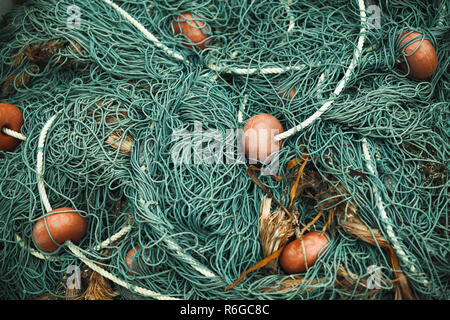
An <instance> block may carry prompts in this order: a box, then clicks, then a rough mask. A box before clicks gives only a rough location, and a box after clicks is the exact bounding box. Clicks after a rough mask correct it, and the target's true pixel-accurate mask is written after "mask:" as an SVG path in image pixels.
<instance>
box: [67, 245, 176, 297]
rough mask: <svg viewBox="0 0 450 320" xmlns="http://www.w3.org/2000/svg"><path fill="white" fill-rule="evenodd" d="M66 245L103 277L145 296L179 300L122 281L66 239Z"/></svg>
mask: <svg viewBox="0 0 450 320" xmlns="http://www.w3.org/2000/svg"><path fill="white" fill-rule="evenodd" d="M66 244H67V247H68V248H69V250H70V251H72V253H73V254H74V255H75V256H77V257H78V258H79V259H80V260H81V261H83V263H84V264H85V265H87V266H88V267H89V268H91V269H92V270H94V271H95V272H97V273H98V274H101V275H102V276H103V277H105V278H107V279H109V280H111V281H112V282H114V283H116V284H118V285H120V286H122V287H125V288H126V289H128V290H130V291H133V292H135V293H137V294H140V295H142V296H146V297H152V298H155V299H157V300H181V299H179V298H174V297H171V296H166V295H163V294H161V293H158V292H155V291H152V290H148V289H146V288H142V287H139V286H132V285H130V284H128V283H127V282H125V281H123V280H122V279H119V278H118V277H116V276H115V275H113V274H111V273H109V272H108V271H106V270H105V269H103V268H100V267H99V266H97V265H96V264H95V263H94V262H92V261H90V260H89V259H88V258H87V257H86V256H85V255H84V254H83V252H81V250H80V249H79V248H78V247H77V246H76V245H74V244H73V243H72V242H71V241H67V242H66Z"/></svg>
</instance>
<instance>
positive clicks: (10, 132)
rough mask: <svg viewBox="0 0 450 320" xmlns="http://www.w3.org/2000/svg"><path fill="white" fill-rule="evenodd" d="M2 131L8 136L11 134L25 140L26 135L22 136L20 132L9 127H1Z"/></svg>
mask: <svg viewBox="0 0 450 320" xmlns="http://www.w3.org/2000/svg"><path fill="white" fill-rule="evenodd" d="M2 132H3V133H4V134H7V135H8V136H11V137H13V138H16V139H19V140H22V141H26V140H27V137H26V136H24V135H23V134H21V133H20V132H17V131H14V130H11V129H9V128H3V129H2Z"/></svg>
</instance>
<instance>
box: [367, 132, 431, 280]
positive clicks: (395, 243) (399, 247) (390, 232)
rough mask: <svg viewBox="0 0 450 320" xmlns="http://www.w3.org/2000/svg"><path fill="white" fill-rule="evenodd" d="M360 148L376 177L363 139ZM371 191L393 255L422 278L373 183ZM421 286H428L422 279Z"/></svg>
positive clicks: (368, 166) (370, 170) (368, 167)
mask: <svg viewBox="0 0 450 320" xmlns="http://www.w3.org/2000/svg"><path fill="white" fill-rule="evenodd" d="M362 148H363V154H364V159H365V161H366V166H367V169H369V172H370V173H371V174H372V175H373V176H376V173H375V168H374V166H373V165H372V161H373V159H372V156H371V155H370V152H369V148H368V144H367V139H366V138H365V137H364V138H362ZM372 190H373V193H374V195H375V201H376V205H377V209H378V212H379V213H380V217H381V219H382V221H383V224H384V225H385V227H386V234H387V238H388V240H389V242H390V243H391V244H392V247H393V248H394V250H395V253H396V254H397V256H398V257H399V258H400V260H401V261H402V262H403V264H404V265H405V266H408V267H409V270H410V271H411V273H413V274H415V275H422V276H423V275H424V274H422V273H421V274H418V273H417V272H418V270H417V268H416V267H415V265H414V263H413V262H411V261H410V259H409V257H408V256H407V254H406V252H405V250H404V249H403V248H404V245H403V244H402V243H401V241H400V240H399V239H398V238H397V236H396V235H395V232H394V229H393V228H392V221H391V219H389V217H388V216H387V213H386V209H385V207H384V203H383V200H382V199H381V195H380V193H379V191H378V188H377V186H376V184H375V183H373V184H372ZM423 284H424V285H425V286H427V285H428V280H426V279H424V280H423Z"/></svg>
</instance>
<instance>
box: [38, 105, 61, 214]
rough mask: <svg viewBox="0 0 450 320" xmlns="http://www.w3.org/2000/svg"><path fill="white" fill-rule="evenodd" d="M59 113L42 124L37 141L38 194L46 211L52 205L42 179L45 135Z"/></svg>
mask: <svg viewBox="0 0 450 320" xmlns="http://www.w3.org/2000/svg"><path fill="white" fill-rule="evenodd" d="M59 113H61V111H59V112H58V113H57V114H55V115H54V116H53V117H51V118H50V119H49V120H48V121H47V123H46V124H45V125H44V127H43V128H42V131H41V134H40V135H39V142H38V153H37V165H36V171H37V180H38V190H39V195H40V197H41V200H42V203H43V205H44V208H45V210H46V211H47V212H50V211H52V206H51V205H50V201H49V200H48V197H47V193H46V192H45V184H44V179H43V175H44V146H45V137H46V136H47V133H48V130H50V127H51V126H52V124H53V122H54V121H55V119H56V117H57V116H58V115H59Z"/></svg>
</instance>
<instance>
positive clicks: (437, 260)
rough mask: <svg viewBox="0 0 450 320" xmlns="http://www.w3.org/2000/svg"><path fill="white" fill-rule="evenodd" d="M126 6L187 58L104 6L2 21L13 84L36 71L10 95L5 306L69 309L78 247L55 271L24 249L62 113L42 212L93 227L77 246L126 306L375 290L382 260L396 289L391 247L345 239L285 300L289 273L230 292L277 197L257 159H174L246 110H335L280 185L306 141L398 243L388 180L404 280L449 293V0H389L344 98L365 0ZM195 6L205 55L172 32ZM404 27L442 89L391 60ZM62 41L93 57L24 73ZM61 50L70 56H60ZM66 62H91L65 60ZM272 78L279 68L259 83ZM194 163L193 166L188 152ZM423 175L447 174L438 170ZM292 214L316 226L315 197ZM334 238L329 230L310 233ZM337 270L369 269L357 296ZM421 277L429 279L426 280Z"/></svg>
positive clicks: (51, 4) (250, 279)
mask: <svg viewBox="0 0 450 320" xmlns="http://www.w3.org/2000/svg"><path fill="white" fill-rule="evenodd" d="M115 3H116V4H117V5H118V6H119V7H120V8H122V9H123V10H125V11H126V12H127V13H128V14H129V15H130V16H132V17H133V18H134V19H136V20H137V21H139V22H140V23H141V24H142V25H143V26H145V28H147V29H148V30H149V31H150V32H151V33H152V34H153V35H155V37H156V38H157V39H158V40H159V41H161V43H162V44H164V45H165V46H166V47H167V48H169V49H170V50H173V51H174V52H177V53H179V54H180V55H181V56H182V57H183V58H184V59H185V61H184V62H183V61H180V60H177V59H174V58H173V57H170V56H169V55H168V54H167V53H166V52H165V51H164V50H162V49H161V48H158V47H157V46H155V45H153V44H152V43H151V42H150V41H149V40H148V39H147V38H146V37H145V36H144V35H143V34H142V33H141V32H139V31H138V30H136V28H135V27H134V26H133V25H131V24H130V23H129V22H128V21H127V20H125V19H124V18H123V17H122V16H121V15H119V14H118V13H117V12H116V11H114V10H112V9H111V7H110V6H108V5H107V4H106V3H105V2H104V1H100V0H99V1H89V2H86V1H79V0H73V1H56V0H51V1H41V0H36V1H29V2H26V3H25V4H24V5H22V6H20V7H17V8H16V9H14V11H13V12H11V13H10V14H9V15H8V16H7V17H6V20H5V24H4V26H3V27H2V29H1V32H0V43H1V47H0V48H1V49H0V51H1V54H0V59H1V61H0V83H4V82H5V81H6V80H7V78H8V77H9V76H10V75H11V74H15V73H17V72H21V71H24V70H25V71H26V72H28V73H30V74H31V75H32V76H33V79H32V81H31V83H28V84H25V85H23V86H16V88H15V89H14V91H13V92H12V93H10V94H8V95H4V96H3V97H2V98H1V99H2V100H1V101H2V102H8V103H11V104H14V105H16V106H18V107H19V108H20V109H21V110H22V112H23V116H24V119H25V123H24V125H23V127H22V129H21V132H22V133H23V134H24V135H26V136H27V140H26V141H24V142H22V143H21V145H20V146H19V147H18V148H17V149H16V150H15V151H14V152H8V153H5V152H0V238H1V239H2V242H1V243H0V261H1V263H0V297H2V298H5V299H16V298H20V299H23V298H33V297H35V296H37V295H40V294H44V293H51V294H53V295H55V296H58V297H64V295H63V294H61V289H63V287H62V286H61V282H62V279H63V278H64V276H65V275H67V270H68V268H69V266H71V265H78V266H81V265H82V261H80V259H79V258H78V257H77V256H75V255H74V254H73V252H72V251H70V250H67V248H66V247H65V246H62V247H61V248H60V249H59V250H58V251H57V252H56V253H53V254H51V255H50V256H51V257H54V258H55V259H48V260H43V259H39V258H37V257H35V256H34V255H33V254H31V253H30V250H29V248H36V247H35V245H34V243H33V241H32V238H31V233H32V227H33V225H34V223H35V222H36V221H37V220H38V219H40V218H41V217H42V215H43V214H44V213H45V209H44V207H43V204H42V202H41V199H40V197H39V192H38V186H37V180H36V160H37V159H36V153H37V146H38V138H39V134H40V132H41V130H42V127H43V126H44V124H45V123H46V122H47V121H48V119H49V118H50V117H52V116H53V115H54V114H55V113H56V112H58V111H60V110H62V113H61V114H60V115H59V116H58V118H57V119H56V120H55V122H54V124H53V125H52V127H51V128H50V131H49V134H48V137H47V141H46V144H45V148H44V155H45V156H44V158H45V167H46V170H45V173H44V177H43V178H44V181H45V187H46V190H47V194H48V197H49V201H50V202H51V203H52V205H54V206H55V207H58V206H69V205H70V206H72V207H74V208H76V209H77V211H79V212H80V213H81V214H82V215H83V216H84V217H85V218H86V219H87V220H88V221H89V223H88V230H87V235H86V237H84V238H83V240H82V241H81V242H80V243H79V244H78V247H79V248H80V250H81V251H82V253H83V254H84V255H85V256H86V258H87V259H88V260H89V261H92V262H95V264H97V265H98V266H100V267H102V268H103V269H105V270H107V271H108V272H110V273H111V274H113V275H115V276H116V277H118V278H120V279H122V280H124V281H125V282H127V283H128V284H130V287H129V288H123V287H122V286H117V289H118V290H120V291H121V293H122V294H121V296H120V297H121V298H123V299H125V298H132V299H137V298H139V296H138V295H137V294H136V292H135V291H133V288H134V287H133V286H135V287H141V288H146V289H148V290H151V291H154V292H157V293H160V294H162V295H165V296H169V297H173V298H181V299H357V298H363V297H366V296H367V294H368V293H369V291H370V290H369V289H368V288H364V289H363V290H361V289H358V290H356V289H357V288H356V286H357V283H358V282H359V281H361V280H363V279H367V277H368V276H370V274H369V273H368V270H369V267H370V266H374V265H375V266H378V267H380V268H381V272H382V274H383V279H393V278H394V276H395V272H396V271H398V270H393V269H392V267H391V266H390V264H389V261H388V259H387V258H386V257H385V256H384V255H383V252H382V250H381V249H380V248H378V247H376V246H372V245H369V244H367V243H364V242H362V241H361V240H358V239H356V238H355V237H352V236H351V235H349V234H347V233H345V232H344V231H343V230H342V229H340V228H336V232H335V233H334V235H333V237H332V238H331V241H330V245H329V249H328V250H327V251H326V252H325V253H324V254H323V256H321V258H320V260H319V261H318V262H317V263H316V264H315V265H314V267H313V268H309V269H308V271H306V272H305V274H303V276H304V279H305V280H304V281H303V282H301V283H299V284H298V285H297V286H295V287H293V288H291V289H290V290H288V291H286V290H270V291H267V290H264V289H266V288H267V287H269V286H271V287H273V286H274V287H277V286H278V285H281V284H282V283H283V281H284V280H286V279H287V278H288V276H287V275H285V274H284V272H283V271H282V270H281V269H279V270H278V273H276V274H266V273H265V271H264V270H258V271H255V272H252V273H250V274H248V275H247V276H246V278H245V279H244V280H243V281H242V282H240V283H239V284H238V285H237V286H235V287H234V288H233V289H231V290H229V291H226V290H225V287H226V286H228V285H229V284H231V283H233V282H234V281H235V280H236V279H237V278H238V277H239V276H240V275H241V274H242V273H243V272H244V271H245V270H247V269H248V268H250V267H251V266H253V265H254V264H255V263H256V262H258V261H259V260H261V259H262V258H263V256H262V250H261V245H260V243H259V240H258V235H259V229H258V221H259V210H260V204H261V200H262V198H263V196H264V195H265V193H264V191H263V190H261V189H260V188H258V187H257V186H256V185H255V184H254V183H253V181H252V180H251V179H250V178H249V177H248V175H247V174H246V169H247V167H248V166H247V164H246V163H240V162H238V161H235V162H232V163H215V162H212V163H211V162H207V161H201V163H200V164H198V163H194V158H192V162H191V163H190V164H175V163H173V161H172V155H173V150H174V148H176V146H177V142H179V141H174V140H173V133H174V132H177V130H181V129H185V130H187V132H193V131H194V129H195V125H196V122H200V123H201V126H202V130H203V133H204V134H206V132H208V130H209V129H210V130H217V131H218V132H219V133H220V134H221V135H222V136H224V135H226V133H227V130H230V129H232V130H237V129H242V127H243V125H244V122H245V121H246V120H247V119H248V118H250V117H251V116H252V115H255V114H258V113H269V114H272V115H274V116H275V117H277V118H278V119H280V121H281V123H282V124H283V127H284V128H285V129H289V128H291V127H293V126H295V125H297V124H298V123H300V122H301V121H303V120H305V119H307V118H308V117H309V116H311V114H313V113H314V112H315V111H316V110H317V109H319V108H320V106H321V105H323V103H325V102H326V101H328V100H329V99H333V101H334V102H333V105H332V107H331V108H330V109H329V110H327V112H326V113H324V114H323V115H322V116H321V117H320V119H319V120H318V121H316V122H314V123H313V124H312V125H311V126H309V127H307V128H305V129H304V130H302V131H300V132H297V133H296V134H295V135H293V136H291V137H290V138H288V139H286V140H285V141H284V142H283V147H282V149H281V151H280V153H279V174H280V175H282V174H283V173H284V170H285V168H286V166H287V163H288V162H289V161H290V160H291V159H293V158H295V157H299V156H300V155H301V153H302V150H303V149H302V147H306V149H307V150H308V153H309V154H310V156H311V158H312V159H313V161H312V163H314V164H311V165H314V166H315V168H317V170H319V172H320V173H321V175H322V176H323V177H325V176H327V175H330V176H332V177H334V178H335V179H336V180H337V181H339V183H340V184H341V185H342V187H344V188H345V190H346V191H347V192H348V199H347V200H351V201H353V202H355V203H356V204H357V208H358V211H357V213H358V216H359V217H360V218H361V220H363V221H364V223H365V224H367V225H368V226H370V227H371V228H375V229H379V230H380V231H381V232H382V233H383V235H384V236H385V237H387V236H388V235H387V232H386V225H385V223H384V222H383V221H382V219H380V216H379V212H378V211H377V209H376V208H377V207H376V195H374V194H373V193H372V187H373V185H375V186H376V187H377V190H378V191H379V193H380V195H381V198H382V200H383V202H384V204H385V209H386V215H387V217H388V218H389V220H390V221H391V222H392V224H393V226H392V227H393V230H394V232H395V234H396V237H397V238H398V239H400V240H401V242H402V243H403V245H404V246H405V247H406V248H407V249H408V252H407V253H406V254H407V256H408V257H409V258H410V259H409V261H410V262H411V264H410V265H407V264H403V265H402V271H403V272H405V274H407V275H408V279H409V281H410V284H411V286H412V289H413V291H414V293H415V295H416V296H417V297H419V298H424V299H429V298H434V299H436V298H437V299H448V296H449V294H448V286H449V274H450V269H449V266H448V256H449V249H448V248H449V246H448V244H449V234H448V231H449V230H448V213H447V210H446V208H447V207H448V205H449V200H448V169H447V167H446V166H445V164H446V163H447V162H448V159H449V149H448V143H447V142H448V138H449V131H448V127H449V126H448V125H449V123H448V119H449V117H448V114H449V92H448V88H449V77H448V73H447V70H448V66H449V62H450V60H449V59H450V58H449V42H448V40H447V39H448V35H449V26H448V20H449V19H448V18H449V11H448V10H449V9H448V7H445V6H442V3H443V2H441V1H431V2H429V3H426V2H417V1H379V2H378V3H377V5H378V6H379V8H380V10H381V13H382V15H381V29H368V30H367V31H366V43H367V44H366V45H365V46H364V48H363V51H362V53H361V57H360V60H359V62H358V65H357V67H356V69H355V70H354V72H353V76H352V77H351V78H350V80H349V82H348V83H347V85H346V87H345V89H344V91H343V92H342V93H341V94H340V95H339V96H337V97H334V96H333V91H334V90H335V87H336V84H337V83H338V82H339V81H340V80H341V78H342V76H343V75H344V73H345V72H346V70H347V68H348V65H349V64H350V62H351V61H352V59H353V52H354V49H355V47H356V41H357V39H358V37H359V33H360V14H359V8H358V3H357V1H344V0H342V1H325V0H323V1H318V0H317V1H307V2H306V1H305V2H299V3H292V4H287V3H288V2H287V1H275V0H273V1H238V0H228V1H174V0H173V1H154V0H153V1H146V2H142V1H131V0H130V1H115ZM70 5H76V6H78V7H79V8H80V12H81V27H80V29H68V28H67V26H66V24H67V17H68V12H67V8H68V6H70ZM185 11H189V12H193V13H195V14H196V15H197V16H199V17H202V19H203V21H204V22H205V23H207V24H208V25H209V26H210V27H211V28H212V30H213V32H212V35H211V46H210V47H209V48H208V49H206V50H204V51H198V50H191V49H189V48H186V47H185V46H183V43H185V42H186V41H187V40H186V39H185V38H183V37H182V36H180V35H174V34H173V32H172V30H171V22H172V21H173V19H175V18H176V17H178V16H179V15H180V14H181V13H182V12H185ZM292 25H294V27H293V28H291V26H292ZM406 29H413V30H416V31H419V32H423V33H424V34H425V35H426V37H427V39H429V40H430V41H431V42H432V43H433V45H434V46H435V48H436V51H437V54H438V57H439V62H438V69H437V71H436V73H435V74H434V75H433V77H432V78H431V79H430V80H429V81H421V82H419V81H415V80H411V79H409V78H408V77H406V76H405V75H403V74H402V72H401V71H400V70H399V69H398V67H397V63H398V61H399V60H400V59H401V58H402V57H401V54H400V53H399V52H398V50H397V48H398V36H399V34H401V32H402V31H403V30H406ZM53 39H58V40H60V41H76V42H77V43H78V44H79V45H80V46H81V48H83V50H82V51H81V52H79V51H77V50H73V49H71V48H66V49H64V50H62V51H60V52H59V53H58V55H57V56H56V55H55V56H53V57H52V59H50V60H49V62H48V64H45V65H44V66H43V67H42V66H40V67H39V68H37V69H35V68H33V67H35V64H34V63H33V62H32V61H30V59H27V58H25V59H23V61H22V62H21V63H19V64H18V65H14V64H13V62H14V60H15V58H16V57H17V55H18V54H19V53H20V52H22V51H23V50H24V49H25V48H26V46H27V45H31V44H35V43H38V42H40V41H49V40H53ZM59 57H63V59H64V61H65V62H63V63H57V61H58V59H59ZM69 61H76V62H77V63H78V67H77V68H75V69H67V68H64V65H65V64H67V63H68V62H69ZM211 66H216V67H217V68H219V67H220V72H217V71H215V69H214V68H212V67H211ZM298 66H301V68H297V69H295V70H294V69H293V70H291V71H287V69H288V68H289V67H298ZM264 68H281V69H283V70H284V71H283V72H280V73H276V74H272V73H267V74H266V73H260V72H248V70H250V69H255V70H261V69H264ZM236 70H238V71H239V70H240V71H239V72H241V71H242V70H247V73H245V72H244V71H242V72H241V73H239V72H236ZM291 89H294V90H295V94H294V97H293V99H286V98H285V97H284V96H283V93H285V92H289V91H290V90H291ZM280 94H281V95H280ZM239 113H240V114H241V117H242V119H241V120H240V119H239ZM109 118H114V119H116V121H113V122H111V121H108V119H109ZM113 132H121V133H122V137H123V139H124V137H125V136H126V135H129V136H131V137H133V139H134V142H133V146H132V152H131V154H130V155H125V154H122V153H120V152H119V150H118V149H114V148H112V147H111V146H108V145H107V144H106V143H105V141H106V139H107V138H108V137H109V136H110V135H111V134H112V133H113ZM191 137H192V136H191ZM363 138H367V140H369V151H370V152H371V154H372V156H373V158H374V165H375V167H376V175H372V174H371V173H370V172H369V170H368V168H367V162H366V161H365V159H364V156H363V147H362V141H363V140H362V139H363ZM203 142H204V141H203ZM192 143H195V141H193V142H192ZM202 147H203V148H204V149H203V150H207V148H208V147H209V145H208V143H205V142H204V143H203V145H202ZM233 151H234V152H233V154H235V151H236V150H234V149H233ZM191 155H192V157H195V156H199V154H198V150H196V149H195V147H193V149H192V154H191ZM430 166H431V167H432V168H441V169H440V170H438V171H437V172H431V173H430V172H429V171H427V170H428V169H427V168H429V167H430ZM352 170H353V171H357V172H360V173H361V174H359V175H355V174H352ZM260 180H261V182H262V183H263V185H264V186H266V187H267V188H268V189H269V190H270V192H271V193H272V194H273V195H274V197H275V198H276V199H278V200H280V201H281V200H282V199H283V196H284V195H285V194H284V191H285V189H286V187H287V181H286V180H282V181H275V180H273V179H271V178H270V177H268V176H263V175H262V176H260ZM119 199H121V207H120V211H118V212H116V210H115V207H116V203H117V201H118V200H119ZM296 206H297V208H299V211H300V213H301V216H300V219H301V220H302V221H310V220H312V219H313V218H314V216H315V215H316V214H317V212H316V209H315V204H314V203H310V202H308V201H304V202H303V201H297V202H296ZM130 218H131V220H132V223H131V229H130V231H129V232H128V233H127V234H126V235H125V236H124V237H123V238H121V239H120V240H119V241H116V242H115V243H112V244H110V245H108V246H107V248H108V249H109V250H107V251H99V250H94V249H93V248H95V247H96V246H98V245H99V244H100V243H101V242H102V241H104V240H105V239H108V238H110V237H111V236H113V235H114V234H116V233H117V232H119V231H120V230H121V229H122V228H123V226H125V225H128V224H129V223H130ZM323 226H324V222H323V221H322V220H319V221H318V222H317V223H316V224H315V225H314V229H316V230H321V228H322V227H323ZM17 234H18V235H20V237H21V239H22V240H23V245H19V244H18V241H17V238H16V235H17ZM136 245H139V246H140V248H141V249H142V250H139V251H138V253H137V255H138V256H139V255H140V254H142V253H143V252H146V251H147V250H148V252H150V254H149V259H145V263H144V264H145V266H144V268H143V269H144V270H142V271H141V272H133V273H130V272H129V270H128V269H127V266H126V264H125V256H126V254H127V252H128V251H129V250H130V249H131V248H133V247H134V246H136ZM412 261H415V263H413V262H412ZM341 265H342V266H344V268H345V269H346V270H349V271H351V272H352V274H354V275H355V277H356V278H355V283H356V284H355V288H354V289H352V290H344V289H343V288H341V287H339V286H335V281H336V279H337V277H338V267H339V266H341ZM411 265H414V266H415V267H416V268H417V269H418V270H419V271H420V272H422V273H424V275H425V278H426V279H428V280H427V281H428V282H427V283H426V284H425V283H424V282H423V281H422V279H423V278H422V277H417V274H416V273H414V272H411V271H410V269H411ZM380 287H381V288H380V289H379V290H377V291H376V294H375V295H372V296H371V297H372V298H374V299H390V298H392V297H393V295H394V288H393V284H392V283H391V282H389V281H381V283H380ZM143 298H152V297H143Z"/></svg>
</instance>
